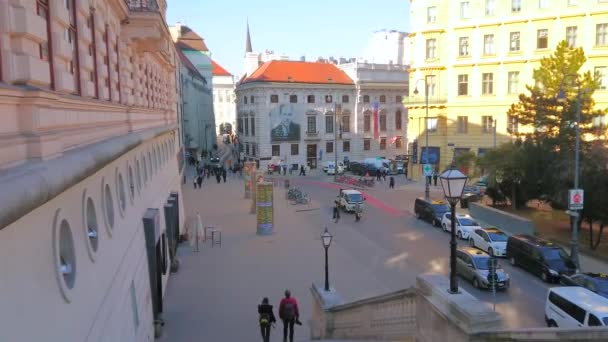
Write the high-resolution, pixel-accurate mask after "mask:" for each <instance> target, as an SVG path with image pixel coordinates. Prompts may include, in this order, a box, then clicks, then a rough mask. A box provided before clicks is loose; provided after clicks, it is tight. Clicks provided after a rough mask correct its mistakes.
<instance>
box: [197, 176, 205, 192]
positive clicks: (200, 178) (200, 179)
mask: <svg viewBox="0 0 608 342" xmlns="http://www.w3.org/2000/svg"><path fill="white" fill-rule="evenodd" d="M196 183H198V188H199V189H200V188H201V185H203V176H198V177H196Z"/></svg>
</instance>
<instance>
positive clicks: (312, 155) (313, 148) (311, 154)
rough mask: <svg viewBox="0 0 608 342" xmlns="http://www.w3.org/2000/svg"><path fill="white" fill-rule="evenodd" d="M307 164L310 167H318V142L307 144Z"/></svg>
mask: <svg viewBox="0 0 608 342" xmlns="http://www.w3.org/2000/svg"><path fill="white" fill-rule="evenodd" d="M306 164H307V165H308V167H309V168H310V169H316V168H317V144H308V145H306Z"/></svg>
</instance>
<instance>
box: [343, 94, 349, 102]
mask: <svg viewBox="0 0 608 342" xmlns="http://www.w3.org/2000/svg"><path fill="white" fill-rule="evenodd" d="M349 100H350V98H349V97H348V95H342V103H348V101H349Z"/></svg>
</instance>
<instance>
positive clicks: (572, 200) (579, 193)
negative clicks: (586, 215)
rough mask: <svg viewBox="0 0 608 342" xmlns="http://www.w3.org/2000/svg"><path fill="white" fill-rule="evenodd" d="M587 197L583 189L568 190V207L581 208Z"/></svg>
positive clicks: (571, 208) (572, 208)
mask: <svg viewBox="0 0 608 342" xmlns="http://www.w3.org/2000/svg"><path fill="white" fill-rule="evenodd" d="M584 199H585V191H583V190H582V189H570V190H568V209H570V210H581V209H583V203H584Z"/></svg>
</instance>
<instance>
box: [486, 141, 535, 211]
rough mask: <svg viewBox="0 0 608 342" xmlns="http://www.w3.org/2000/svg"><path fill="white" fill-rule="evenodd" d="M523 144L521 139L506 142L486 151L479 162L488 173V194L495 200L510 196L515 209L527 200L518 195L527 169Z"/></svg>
mask: <svg viewBox="0 0 608 342" xmlns="http://www.w3.org/2000/svg"><path fill="white" fill-rule="evenodd" d="M522 145H523V144H522V142H521V141H519V140H518V141H516V142H515V143H504V144H502V145H500V146H498V147H497V148H495V149H492V150H490V151H488V152H486V154H485V155H484V156H483V157H481V158H479V162H478V165H479V167H481V168H483V169H485V170H486V172H487V174H488V179H489V182H488V183H489V184H488V190H489V192H488V190H486V192H487V193H488V196H490V197H491V198H492V201H493V202H495V201H499V200H501V199H502V198H504V197H510V198H511V205H512V206H513V209H516V208H517V207H518V206H520V205H521V204H522V202H523V203H525V202H526V199H525V198H524V199H521V198H520V197H521V195H520V197H518V193H521V192H520V191H518V188H520V187H521V182H522V180H523V179H524V170H525V169H526V165H525V162H526V159H525V154H524V153H523V147H522ZM490 189H491V190H490Z"/></svg>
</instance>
